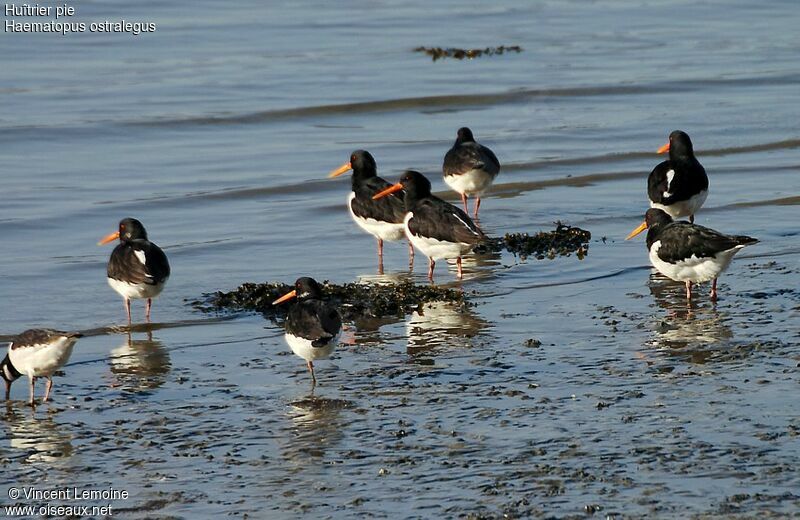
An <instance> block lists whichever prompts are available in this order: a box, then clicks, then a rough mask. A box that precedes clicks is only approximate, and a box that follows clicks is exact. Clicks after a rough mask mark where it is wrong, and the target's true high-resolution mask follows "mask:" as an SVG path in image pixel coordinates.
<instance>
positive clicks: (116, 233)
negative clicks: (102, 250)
mask: <svg viewBox="0 0 800 520" xmlns="http://www.w3.org/2000/svg"><path fill="white" fill-rule="evenodd" d="M118 238H119V231H114V232H113V233H111V234H110V235H107V236H104V237H103V239H102V240H100V242H98V243H97V245H98V246H102V245H104V244H108V243H109V242H113V241H114V240H117V239H118Z"/></svg>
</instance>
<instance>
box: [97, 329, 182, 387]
mask: <svg viewBox="0 0 800 520" xmlns="http://www.w3.org/2000/svg"><path fill="white" fill-rule="evenodd" d="M110 362H111V372H112V373H113V374H114V375H115V376H116V379H117V385H118V386H120V387H121V388H122V389H123V390H128V391H131V392H141V391H146V390H153V389H155V388H158V387H160V386H161V385H163V384H164V382H165V381H166V376H167V374H168V373H169V371H170V368H171V367H172V365H171V363H170V359H169V352H167V349H166V348H164V344H163V343H161V342H160V341H159V340H157V339H153V333H152V331H148V332H147V339H133V336H132V335H131V334H130V332H129V333H128V334H127V335H126V337H125V342H124V343H123V344H122V345H120V346H119V347H117V348H115V349H114V350H112V351H111V357H110Z"/></svg>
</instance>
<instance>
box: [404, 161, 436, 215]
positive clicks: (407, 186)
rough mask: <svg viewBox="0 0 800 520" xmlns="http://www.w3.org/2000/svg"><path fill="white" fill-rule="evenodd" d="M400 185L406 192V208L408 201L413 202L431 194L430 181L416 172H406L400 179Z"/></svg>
mask: <svg viewBox="0 0 800 520" xmlns="http://www.w3.org/2000/svg"><path fill="white" fill-rule="evenodd" d="M400 184H402V185H403V189H404V190H405V191H406V197H405V199H406V206H408V202H409V201H415V200H418V199H421V198H423V197H427V196H429V195H430V194H431V181H429V180H428V179H427V177H425V176H424V175H422V174H421V173H420V172H418V171H414V170H406V171H405V173H403V176H402V177H400Z"/></svg>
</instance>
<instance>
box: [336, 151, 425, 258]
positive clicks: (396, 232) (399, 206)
mask: <svg viewBox="0 0 800 520" xmlns="http://www.w3.org/2000/svg"><path fill="white" fill-rule="evenodd" d="M350 170H353V176H352V188H353V191H351V192H350V196H349V197H348V198H347V208H348V209H349V210H350V216H351V217H353V220H354V221H355V223H356V224H358V226H359V227H360V228H361V229H363V230H364V231H366V232H367V233H369V234H371V235H373V236H374V237H375V238H376V239H377V240H378V263H379V265H380V266H383V241H384V240H386V241H389V242H394V241H397V240H401V239H402V238H403V237H405V227H404V225H403V219H404V218H405V216H406V209H405V204H404V203H403V194H402V193H397V194H394V195H392V196H391V197H385V198H382V199H380V200H374V199H373V198H372V196H373V195H375V194H376V193H378V192H380V191H383V190H385V189H386V188H388V187H389V186H391V184H390V183H389V182H387V181H385V180H384V179H382V178H380V177H378V167H377V165H376V164H375V159H374V158H373V157H372V154H370V153H369V152H368V151H366V150H356V151H354V152H353V153H352V154H350V161H349V162H346V163H344V164H343V165H341V166H340V167H339V168H337V169H335V170H334V171H332V172H331V173H330V175H329V176H328V177H329V178H333V177H338V176H339V175H342V174H343V173H346V172H348V171H350ZM408 258H409V261H410V262H413V260H414V247H413V246H412V245H411V242H409V244H408Z"/></svg>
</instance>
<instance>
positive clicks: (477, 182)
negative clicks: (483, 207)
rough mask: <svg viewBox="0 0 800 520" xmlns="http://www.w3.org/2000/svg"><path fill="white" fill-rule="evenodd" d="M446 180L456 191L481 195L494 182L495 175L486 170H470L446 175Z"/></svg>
mask: <svg viewBox="0 0 800 520" xmlns="http://www.w3.org/2000/svg"><path fill="white" fill-rule="evenodd" d="M444 182H446V183H447V185H448V186H450V187H451V188H453V191H455V192H456V193H463V194H467V195H481V194H483V192H484V191H486V190H488V189H489V187H490V186H491V185H492V182H494V177H492V176H491V175H489V174H488V173H487V172H486V171H485V170H469V171H467V172H464V173H462V174H460V175H445V176H444Z"/></svg>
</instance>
